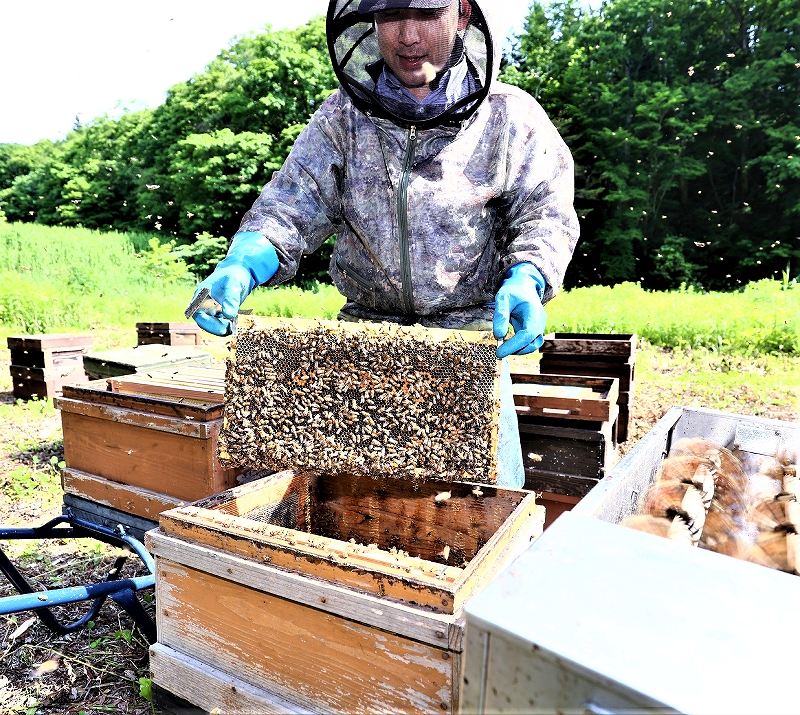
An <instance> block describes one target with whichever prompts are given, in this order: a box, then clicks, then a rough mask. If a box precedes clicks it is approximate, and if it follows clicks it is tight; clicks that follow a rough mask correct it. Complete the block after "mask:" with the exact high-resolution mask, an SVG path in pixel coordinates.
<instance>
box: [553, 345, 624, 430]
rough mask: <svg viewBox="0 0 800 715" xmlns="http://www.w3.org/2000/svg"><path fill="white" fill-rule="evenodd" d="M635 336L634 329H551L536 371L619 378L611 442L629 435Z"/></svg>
mask: <svg viewBox="0 0 800 715" xmlns="http://www.w3.org/2000/svg"><path fill="white" fill-rule="evenodd" d="M637 341H638V338H637V336H636V335H635V334H634V333H619V334H617V333H550V334H549V335H546V336H545V341H544V344H543V345H542V348H541V354H542V357H541V360H540V361H539V371H540V372H541V373H546V374H551V375H592V376H595V377H616V378H617V379H618V380H619V395H618V399H617V405H618V407H619V417H618V419H617V422H616V425H615V427H614V442H615V443H620V442H624V441H626V440H627V438H628V428H629V423H630V410H631V405H632V401H633V391H634V372H635V369H636V348H637Z"/></svg>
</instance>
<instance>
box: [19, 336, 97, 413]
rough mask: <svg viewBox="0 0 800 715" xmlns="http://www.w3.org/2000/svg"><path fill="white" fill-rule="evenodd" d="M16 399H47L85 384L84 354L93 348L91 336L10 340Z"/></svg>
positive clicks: (33, 337)
mask: <svg viewBox="0 0 800 715" xmlns="http://www.w3.org/2000/svg"><path fill="white" fill-rule="evenodd" d="M7 344H8V349H9V350H10V351H11V379H12V382H13V388H12V389H13V392H14V397H19V398H21V399H23V400H28V399H30V398H31V397H33V396H36V397H39V398H42V399H46V398H48V397H50V398H52V397H54V396H55V394H56V393H57V392H60V391H61V389H62V387H63V385H64V384H65V383H69V382H83V381H85V380H86V375H85V374H84V371H83V353H84V352H85V351H86V350H88V349H89V348H90V347H91V345H92V338H91V337H90V336H88V335H68V334H56V333H54V334H51V335H23V336H17V337H9V338H8V341H7Z"/></svg>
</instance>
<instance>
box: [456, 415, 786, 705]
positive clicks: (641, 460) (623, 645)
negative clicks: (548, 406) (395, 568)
mask: <svg viewBox="0 0 800 715" xmlns="http://www.w3.org/2000/svg"><path fill="white" fill-rule="evenodd" d="M684 437H704V438H706V439H708V440H711V441H712V442H715V443H717V444H719V445H722V446H727V447H730V448H735V449H736V450H738V451H740V452H742V453H745V454H748V453H749V454H750V455H754V456H756V457H757V456H758V455H768V456H771V455H776V454H779V453H781V452H782V451H783V450H786V449H787V448H789V449H793V450H794V452H795V454H796V455H797V456H796V457H795V458H796V459H797V458H798V456H800V424H798V423H789V422H781V421H777V420H767V419H761V418H757V417H748V416H743V415H734V414H729V413H724V412H718V411H714V410H703V409H688V408H673V409H672V410H670V411H669V412H668V413H667V414H666V415H665V416H664V417H663V418H662V419H661V420H660V421H659V422H658V423H657V424H656V425H655V427H654V428H653V429H652V430H651V431H650V432H649V433H648V434H647V435H646V436H645V437H644V438H643V439H642V440H640V441H639V442H638V443H637V444H636V445H635V446H634V447H633V448H632V449H631V451H630V452H629V453H628V454H627V455H626V456H625V458H623V459H622V460H621V461H620V462H619V463H618V464H617V465H616V466H615V467H614V468H613V469H612V470H611V472H610V473H609V475H608V477H607V478H606V479H604V480H603V481H602V482H600V483H599V484H598V485H597V486H596V487H595V488H594V489H593V490H592V491H591V492H590V493H589V494H588V495H587V496H586V497H584V498H583V499H582V501H581V502H580V503H579V504H578V505H577V506H576V507H575V508H574V509H572V511H571V512H570V513H569V514H565V515H564V516H562V517H560V518H559V519H558V520H557V521H556V523H554V524H553V525H552V527H551V528H550V529H548V531H547V532H546V533H545V534H544V535H543V536H542V538H541V539H539V540H537V542H536V543H535V544H533V545H532V546H531V547H530V548H529V549H528V551H527V552H526V553H525V554H523V555H522V556H521V557H520V558H519V559H518V560H517V561H516V562H515V563H514V564H512V566H511V567H510V568H509V569H507V570H506V571H505V572H504V573H503V574H502V575H501V576H500V577H499V578H498V579H497V580H496V581H495V582H494V583H493V584H491V586H489V587H488V588H487V589H486V590H485V591H483V592H482V593H481V594H479V595H478V596H477V597H476V599H474V600H473V601H471V602H470V603H469V604H468V606H467V608H466V613H467V634H466V641H467V645H466V661H465V669H464V678H465V686H464V698H463V701H462V702H463V709H464V712H468V713H493V712H499V711H505V712H552V713H555V712H591V713H601V712H602V713H608V712H642V711H648V712H686V713H716V712H725V713H728V712H730V713H734V712H735V713H751V712H752V713H754V712H769V713H792V712H796V710H797V694H796V687H795V681H796V677H797V665H796V662H795V661H794V659H792V658H791V657H787V656H786V655H785V654H786V653H787V652H788V651H787V647H788V648H789V650H791V646H787V644H792V643H796V642H797V641H798V638H800V620H798V619H797V618H794V617H787V618H784V617H782V616H781V614H782V613H783V612H786V609H787V608H788V609H789V611H790V612H792V613H794V610H792V609H794V608H796V606H797V604H800V577H798V576H796V575H791V574H788V573H783V572H780V571H776V570H773V569H769V568H766V567H764V566H760V565H757V564H754V563H749V562H746V561H742V560H739V559H735V558H732V557H729V556H725V555H722V554H719V553H715V552H713V551H707V550H704V549H700V548H692V547H690V546H682V545H679V544H676V543H675V542H674V541H670V540H668V539H663V538H660V537H657V536H654V535H652V534H647V533H643V532H640V531H635V530H633V529H629V528H625V527H622V526H620V525H619V522H620V521H621V520H622V519H624V518H625V517H626V516H628V515H630V514H631V513H633V512H634V511H635V509H636V506H637V504H638V502H639V496H640V495H641V494H642V493H643V492H644V490H645V489H647V488H648V486H649V485H650V484H651V483H652V482H653V480H654V479H655V476H656V473H657V470H658V468H659V465H660V464H661V462H662V459H663V457H664V456H665V455H666V454H668V452H669V450H670V447H671V445H672V444H673V443H675V442H677V441H678V440H679V439H681V438H684ZM540 574H547V577H546V578H539V575H540ZM587 593H588V594H591V596H592V609H591V613H588V612H587V611H586V594H587ZM775 619H777V624H776V622H775ZM775 654H778V655H775Z"/></svg>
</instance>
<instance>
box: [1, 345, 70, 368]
mask: <svg viewBox="0 0 800 715" xmlns="http://www.w3.org/2000/svg"><path fill="white" fill-rule="evenodd" d="M11 364H12V365H19V366H21V367H39V368H44V369H45V370H53V369H54V368H61V367H62V366H65V365H69V366H72V367H73V368H74V369H76V370H80V371H81V372H83V350H82V349H76V350H73V349H72V348H69V349H66V350H63V351H58V352H55V351H51V350H15V349H14V350H11Z"/></svg>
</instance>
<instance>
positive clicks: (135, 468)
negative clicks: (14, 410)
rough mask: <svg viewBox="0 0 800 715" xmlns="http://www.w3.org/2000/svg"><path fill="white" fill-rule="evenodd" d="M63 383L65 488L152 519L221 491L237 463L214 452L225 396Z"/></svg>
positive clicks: (233, 477) (69, 492)
mask: <svg viewBox="0 0 800 715" xmlns="http://www.w3.org/2000/svg"><path fill="white" fill-rule="evenodd" d="M108 387H109V386H108V384H107V381H106V380H97V381H91V382H88V383H85V384H83V385H65V386H64V392H63V395H62V396H61V397H60V398H58V399H57V400H56V407H58V408H59V409H60V410H61V424H62V427H63V433H64V460H65V462H66V464H67V466H66V468H65V469H64V470H63V473H62V485H63V489H64V492H65V494H67V495H73V496H75V497H79V498H82V499H85V500H89V501H90V502H94V503H96V504H100V505H103V506H105V507H108V508H111V509H114V510H116V511H117V512H119V514H120V515H123V516H124V515H125V514H130V515H134V516H137V517H141V518H143V519H148V520H150V521H152V522H155V519H156V517H157V516H158V514H159V513H160V512H162V511H164V510H165V509H171V508H173V507H175V506H178V505H182V504H186V503H188V502H192V501H195V500H197V499H200V498H202V497H206V496H209V495H211V494H216V493H218V492H221V491H224V490H225V489H228V488H230V487H232V486H234V485H235V484H236V476H237V474H238V473H239V470H235V469H226V468H223V466H222V465H221V464H220V462H219V459H218V457H217V440H218V438H219V431H220V428H221V426H222V402H221V400H219V399H216V400H214V401H210V400H208V401H200V400H196V399H187V398H186V397H184V396H181V395H180V393H179V391H178V392H177V394H172V395H154V394H134V393H126V392H112V391H110V390H109V389H108Z"/></svg>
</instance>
